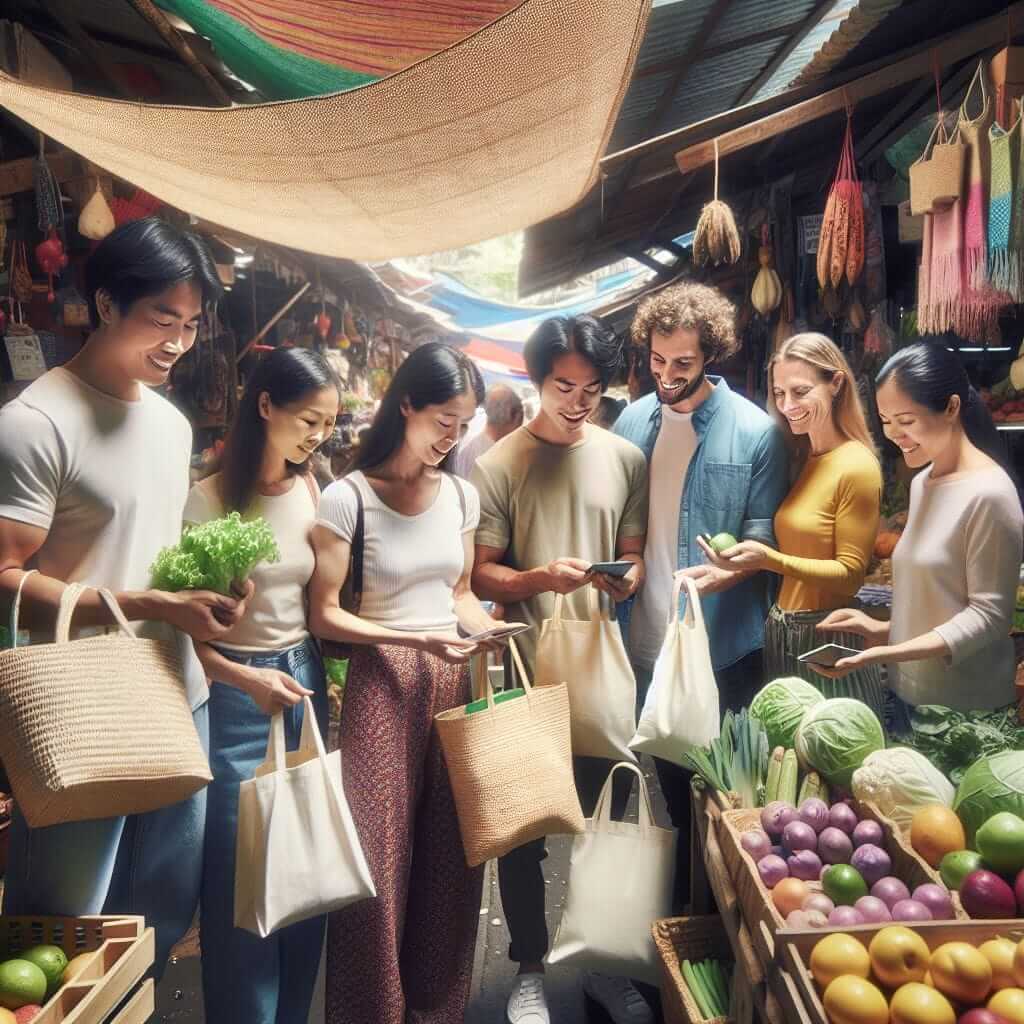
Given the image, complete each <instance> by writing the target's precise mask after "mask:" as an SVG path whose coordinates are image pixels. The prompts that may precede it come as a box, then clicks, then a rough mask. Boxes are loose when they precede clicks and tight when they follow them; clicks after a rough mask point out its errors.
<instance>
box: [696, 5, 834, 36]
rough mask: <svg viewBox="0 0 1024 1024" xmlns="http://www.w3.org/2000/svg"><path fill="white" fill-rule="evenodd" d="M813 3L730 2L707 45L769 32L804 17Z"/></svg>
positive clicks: (812, 8) (810, 9)
mask: <svg viewBox="0 0 1024 1024" xmlns="http://www.w3.org/2000/svg"><path fill="white" fill-rule="evenodd" d="M849 2H851V3H852V2H853V0H849ZM816 3H817V0H792V2H790V3H778V2H776V3H772V2H770V0H768V2H762V3H753V4H733V5H732V6H731V7H730V8H729V10H728V11H727V12H726V14H725V17H724V18H723V19H722V20H721V21H720V22H719V23H718V26H717V28H716V29H715V31H714V32H713V33H712V35H711V38H710V39H709V40H708V41H707V45H708V46H722V45H723V44H725V43H735V42H738V41H740V40H743V39H746V38H748V37H749V36H752V35H756V34H757V33H758V32H771V31H772V30H773V29H777V28H784V27H785V26H787V25H793V24H795V23H796V22H798V21H801V20H802V19H804V18H806V17H807V15H808V14H810V13H811V11H813V10H814V6H815V4H816ZM784 42H785V40H784V39H780V40H776V46H777V47H778V46H781V45H782V43H784Z"/></svg>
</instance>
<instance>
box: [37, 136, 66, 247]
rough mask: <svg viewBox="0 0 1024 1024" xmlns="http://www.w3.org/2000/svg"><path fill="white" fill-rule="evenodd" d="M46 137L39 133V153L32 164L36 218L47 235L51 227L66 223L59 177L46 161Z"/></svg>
mask: <svg viewBox="0 0 1024 1024" xmlns="http://www.w3.org/2000/svg"><path fill="white" fill-rule="evenodd" d="M45 143H46V138H45V136H44V135H43V134H42V132H40V133H39V155H38V156H37V157H36V159H35V162H34V163H33V165H32V178H33V183H34V186H35V194H36V215H37V217H36V219H37V223H38V224H39V230H40V231H41V232H42V233H43V234H44V235H45V234H47V232H49V231H50V230H51V229H54V228H59V227H61V226H62V225H63V223H64V207H63V205H62V203H61V195H60V188H59V187H58V185H57V179H56V178H55V177H54V176H53V171H51V170H50V165H49V164H48V163H47V162H46V153H45V152H44V146H45Z"/></svg>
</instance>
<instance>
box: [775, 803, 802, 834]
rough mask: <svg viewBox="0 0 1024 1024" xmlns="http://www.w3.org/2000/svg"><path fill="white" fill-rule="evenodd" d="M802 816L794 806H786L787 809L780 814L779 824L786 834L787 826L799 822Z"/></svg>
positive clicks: (783, 809)
mask: <svg viewBox="0 0 1024 1024" xmlns="http://www.w3.org/2000/svg"><path fill="white" fill-rule="evenodd" d="M799 820H800V815H799V814H798V813H797V809H796V808H795V807H793V806H792V804H786V806H785V807H783V808H782V810H781V811H780V812H779V824H780V825H781V826H782V831H783V833H785V831H786V826H787V825H788V824H789V823H790V822H793V821H799Z"/></svg>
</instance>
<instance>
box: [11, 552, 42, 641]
mask: <svg viewBox="0 0 1024 1024" xmlns="http://www.w3.org/2000/svg"><path fill="white" fill-rule="evenodd" d="M38 571H39V570H38V569H28V570H26V571H25V572H24V573H22V576H21V579H20V580H19V581H18V589H17V590H16V591H15V592H14V602H13V604H12V605H11V619H10V626H11V649H12V650H13V649H14V648H16V647H17V646H18V616H19V614H20V613H21V591H22V589H23V588H24V586H25V580H27V579H28V578H29V576H31V575H32V574H33V573H34V572H38Z"/></svg>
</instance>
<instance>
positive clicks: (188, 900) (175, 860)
mask: <svg viewBox="0 0 1024 1024" xmlns="http://www.w3.org/2000/svg"><path fill="white" fill-rule="evenodd" d="M85 284H86V298H87V301H88V303H89V313H90V317H91V321H92V331H91V333H90V335H89V337H88V338H87V340H86V342H85V344H84V345H83V346H82V349H81V350H80V351H79V352H78V353H77V354H76V355H75V356H74V358H72V359H71V360H70V361H69V362H67V363H65V364H64V365H63V366H59V367H56V368H55V369H52V370H49V371H48V372H47V373H44V374H43V375H42V376H41V377H39V378H38V379H37V380H35V381H33V382H32V383H31V384H30V385H29V386H28V387H27V388H26V389H25V390H24V391H22V392H21V394H20V395H19V396H18V397H17V398H15V399H13V400H12V401H10V402H8V403H7V405H5V406H4V407H3V409H2V410H0V603H2V604H3V605H4V606H7V605H9V604H10V603H11V601H12V600H13V598H14V595H15V594H16V593H17V592H18V591H19V589H20V590H21V595H22V602H21V620H20V621H21V624H22V626H23V627H24V628H26V629H30V630H31V631H32V633H33V636H32V639H33V640H38V641H39V642H49V641H50V640H52V637H53V627H54V622H55V619H56V613H57V608H58V606H59V604H60V601H61V596H62V595H63V593H64V591H65V589H66V586H67V584H68V583H72V582H81V583H85V584H87V585H89V587H90V588H92V587H106V588H109V589H110V590H112V591H113V592H114V594H115V596H116V597H117V600H118V603H119V604H120V606H121V608H122V610H123V611H124V613H125V615H126V616H127V617H128V619H129V620H131V621H132V622H133V623H135V624H136V626H137V629H138V632H139V633H140V635H142V636H145V637H149V638H151V639H156V640H164V641H166V642H168V643H170V644H173V645H175V646H176V647H177V649H178V651H179V653H180V655H181V658H182V662H183V675H184V684H185V689H186V693H187V695H188V700H189V703H190V706H191V708H192V716H193V721H194V722H195V726H196V729H197V731H198V733H199V736H200V738H201V740H202V741H203V743H204V744H205V742H206V735H207V708H206V697H207V689H206V680H205V678H204V675H203V670H202V667H201V666H200V664H199V662H198V661H197V660H196V656H195V653H194V651H193V649H192V642H191V641H190V640H189V635H191V636H192V637H193V638H195V639H198V640H209V639H216V638H218V637H220V636H223V635H224V634H225V633H227V632H229V630H230V629H231V628H232V626H233V625H234V623H235V621H236V619H237V618H238V617H240V616H241V615H242V614H243V613H244V611H245V604H244V602H239V601H236V600H235V599H234V598H232V597H225V596H223V595H221V594H215V593H212V592H210V591H186V592H181V593H169V592H167V591H164V590H159V589H154V588H153V587H152V586H151V582H150V572H149V567H150V565H152V563H153V561H154V559H155V558H156V556H157V554H158V553H159V552H160V550H161V549H162V548H164V547H167V546H170V545H174V544H175V543H177V541H178V540H179V538H180V536H181V517H182V509H183V508H184V506H185V499H186V497H187V495H188V470H189V459H190V457H191V454H192V430H191V427H190V426H189V423H188V421H187V420H186V419H185V417H184V416H182V415H181V413H180V412H178V411H177V409H175V408H174V407H173V406H172V405H171V403H170V402H168V401H167V400H166V399H164V398H163V397H162V396H161V395H160V394H158V393H157V391H155V390H154V389H155V388H159V387H162V386H164V385H165V384H166V383H167V379H168V376H169V374H170V372H171V369H172V367H173V366H174V364H175V363H176V362H177V360H178V359H180V358H181V356H182V355H184V353H186V352H187V351H188V350H189V349H190V348H191V347H192V346H193V344H194V343H195V339H196V334H197V332H198V330H199V325H200V323H201V321H202V320H203V318H204V316H205V315H206V314H207V312H208V310H209V307H210V306H211V304H212V303H213V302H215V301H216V300H217V299H218V298H219V296H220V294H221V285H220V281H219V280H218V278H217V268H216V266H215V265H214V262H213V257H212V256H211V255H210V252H209V250H208V249H207V248H206V245H205V243H204V242H203V241H202V239H200V238H199V237H198V236H196V235H192V234H189V233H187V232H182V231H180V230H178V229H177V228H175V227H174V226H172V225H171V224H167V223H165V222H163V221H161V220H158V219H157V218H146V219H144V220H137V221H131V222H129V223H127V224H122V225H121V226H120V227H119V228H117V229H116V230H115V231H113V232H112V233H111V234H109V235H108V236H107V237H106V238H105V239H104V240H103V241H102V242H101V243H100V244H99V245H98V246H97V247H96V250H95V251H94V252H93V253H92V255H91V256H90V257H89V261H88V263H87V264H86V268H85ZM27 569H31V570H32V571H31V572H26V570H27ZM112 622H113V618H112V616H111V613H110V611H109V610H108V609H107V607H106V605H105V604H104V603H103V601H102V600H101V598H100V596H99V593H98V592H97V591H96V590H94V589H89V590H86V591H85V593H84V594H83V596H82V599H81V601H80V602H79V604H78V606H77V608H76V610H75V617H74V625H75V626H76V627H83V626H84V627H90V628H94V629H95V628H100V629H102V628H104V627H107V626H109V625H111V624H112ZM58 725H59V723H55V728H56V727H57V726H58ZM15 796H17V794H15ZM205 808H206V791H205V789H203V790H200V791H199V792H198V793H196V794H194V795H193V796H192V797H190V798H189V799H188V800H184V801H181V802H180V803H177V804H173V805H171V806H169V807H163V808H160V809H159V810H156V811H152V812H150V813H149V814H138V815H132V816H130V817H117V818H103V819H97V820H90V821H73V822H68V823H64V824H59V825H51V826H50V827H48V828H38V829H29V828H28V827H27V825H26V824H25V821H24V819H23V818H22V817H21V815H20V814H18V813H17V811H16V812H15V815H14V820H13V825H12V827H11V840H10V859H9V862H8V865H7V875H6V879H5V882H6V884H5V888H4V905H3V912H4V913H5V914H13V915H28V914H57V915H67V916H77V915H82V914H99V913H106V914H141V915H143V916H144V917H145V918H146V923H147V924H149V925H152V926H153V927H154V928H155V931H156V967H155V969H156V973H157V975H158V976H159V974H160V973H161V972H162V971H163V967H164V962H165V960H166V958H167V955H168V953H169V952H170V950H171V947H172V946H173V945H174V943H175V942H177V941H178V940H179V939H180V938H181V937H182V935H184V933H185V931H186V930H187V929H188V927H189V925H190V924H191V922H192V916H193V913H194V911H195V907H196V902H197V900H198V897H199V879H200V870H201V861H202V837H203V823H204V821H205Z"/></svg>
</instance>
